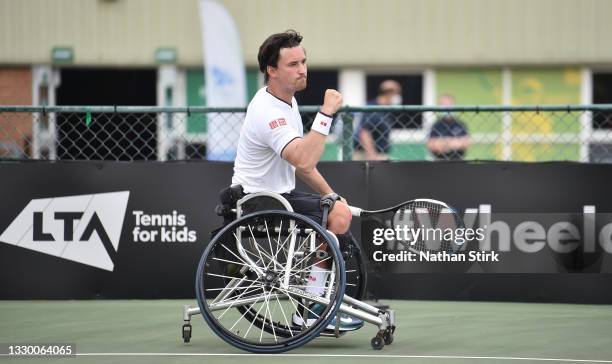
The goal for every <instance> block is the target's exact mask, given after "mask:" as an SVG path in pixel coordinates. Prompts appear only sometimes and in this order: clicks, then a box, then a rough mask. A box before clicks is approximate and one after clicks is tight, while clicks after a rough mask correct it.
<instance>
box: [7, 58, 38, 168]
mask: <svg viewBox="0 0 612 364" xmlns="http://www.w3.org/2000/svg"><path fill="white" fill-rule="evenodd" d="M0 105H32V70H31V68H29V67H27V68H26V67H23V68H17V67H15V68H0ZM31 140H32V115H31V114H30V113H0V158H2V157H4V158H14V157H18V156H19V154H21V153H25V154H28V155H29V154H30V152H29V150H30V143H31Z"/></svg>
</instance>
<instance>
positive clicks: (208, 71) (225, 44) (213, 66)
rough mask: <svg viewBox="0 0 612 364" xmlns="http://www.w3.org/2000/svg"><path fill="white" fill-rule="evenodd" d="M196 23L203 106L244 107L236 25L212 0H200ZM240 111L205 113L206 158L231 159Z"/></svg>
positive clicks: (239, 120)
mask: <svg viewBox="0 0 612 364" xmlns="http://www.w3.org/2000/svg"><path fill="white" fill-rule="evenodd" d="M200 24H201V29H202V42H203V47H202V49H203V51H204V70H205V82H206V105H207V106H211V107H244V106H246V78H245V67H244V60H243V58H242V51H241V48H240V36H239V34H238V30H237V29H236V24H235V23H234V20H233V19H232V16H231V15H230V14H229V13H228V12H227V10H226V9H225V8H224V7H223V5H221V4H220V3H218V2H217V1H215V0H200ZM243 120H244V114H228V113H223V114H208V138H207V143H206V149H207V158H208V159H210V160H226V161H228V160H229V161H231V160H234V159H235V157H236V145H237V144H238V137H239V136H240V126H241V124H242V121H243Z"/></svg>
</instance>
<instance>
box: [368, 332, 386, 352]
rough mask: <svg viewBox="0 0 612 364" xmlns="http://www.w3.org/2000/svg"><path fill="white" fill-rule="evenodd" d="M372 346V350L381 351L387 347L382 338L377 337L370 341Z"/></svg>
mask: <svg viewBox="0 0 612 364" xmlns="http://www.w3.org/2000/svg"><path fill="white" fill-rule="evenodd" d="M370 345H372V349H374V350H380V349H382V348H383V347H384V346H385V341H384V340H383V338H382V337H380V336H378V335H376V336H374V337H373V338H372V340H371V341H370Z"/></svg>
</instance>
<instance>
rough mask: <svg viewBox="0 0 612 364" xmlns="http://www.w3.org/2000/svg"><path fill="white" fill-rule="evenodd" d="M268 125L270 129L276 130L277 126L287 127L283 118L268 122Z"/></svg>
mask: <svg viewBox="0 0 612 364" xmlns="http://www.w3.org/2000/svg"><path fill="white" fill-rule="evenodd" d="M268 125H269V126H270V129H276V128H278V127H279V126H283V125H287V121H285V118H280V119H276V120H272V121H270V122H269V123H268Z"/></svg>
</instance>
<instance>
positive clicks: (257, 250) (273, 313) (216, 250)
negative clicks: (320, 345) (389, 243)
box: [196, 210, 345, 353]
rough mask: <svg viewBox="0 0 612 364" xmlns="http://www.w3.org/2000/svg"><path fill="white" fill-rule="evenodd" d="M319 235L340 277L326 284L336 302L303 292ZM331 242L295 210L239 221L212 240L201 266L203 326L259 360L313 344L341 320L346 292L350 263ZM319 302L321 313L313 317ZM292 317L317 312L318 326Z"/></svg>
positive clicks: (198, 280) (199, 284)
mask: <svg viewBox="0 0 612 364" xmlns="http://www.w3.org/2000/svg"><path fill="white" fill-rule="evenodd" d="M290 223H293V224H294V225H295V228H292V229H291V231H289V229H287V227H288V226H289V224H290ZM275 228H276V230H275ZM271 233H273V234H274V235H276V234H278V236H272V235H271ZM243 234H247V235H243ZM312 234H314V236H315V237H316V239H317V241H324V242H326V243H327V246H328V247H329V249H328V257H327V258H325V260H328V261H329V262H330V263H329V264H331V268H330V269H331V271H332V272H333V273H335V274H330V275H329V277H330V278H329V279H328V280H326V281H325V289H327V292H328V294H329V295H330V296H329V297H330V298H329V300H326V299H321V298H320V297H315V296H313V295H311V294H308V293H306V292H304V290H303V287H304V283H305V282H304V274H305V272H307V271H308V269H310V267H312V266H313V265H314V264H315V263H316V262H318V261H317V260H315V256H314V255H315V254H314V253H315V251H316V250H317V249H316V248H315V249H314V250H312V249H310V240H309V239H310V238H311V236H312ZM292 236H293V238H292ZM292 239H295V243H294V248H295V249H294V250H295V253H296V255H295V256H294V259H292V260H291V265H290V268H289V269H290V272H289V273H290V274H286V273H285V272H287V270H286V269H287V264H286V263H287V261H288V259H287V258H286V257H287V256H288V255H289V254H288V250H289V249H286V248H285V247H286V246H287V247H288V246H289V244H290V242H291V240H292ZM331 239H332V238H331V237H329V236H328V235H327V233H326V232H325V231H324V230H323V229H322V228H321V226H320V225H318V224H317V223H315V222H314V221H312V220H311V219H309V218H307V217H304V216H302V215H299V214H296V213H293V212H289V211H280V210H271V211H261V212H256V213H253V214H249V215H246V216H243V217H242V218H240V219H238V220H236V221H234V222H232V223H231V224H229V225H228V226H226V227H225V228H223V229H222V230H221V231H220V232H219V233H218V234H217V235H216V236H215V237H214V238H213V239H212V241H211V242H210V244H209V245H208V247H207V248H206V250H205V251H204V254H203V255H202V258H201V259H200V264H199V265H198V273H197V277H196V296H197V300H198V304H199V306H200V311H201V312H202V316H203V317H204V320H205V321H206V322H207V324H208V325H209V326H210V328H211V329H212V330H213V331H214V332H215V333H216V334H217V335H218V336H219V337H221V338H222V339H223V340H225V341H226V342H227V343H229V344H231V345H233V346H235V347H237V348H240V349H243V350H247V351H250V352H254V353H279V352H283V351H287V350H291V349H294V348H297V347H300V346H302V345H304V344H306V343H307V342H309V341H310V340H312V339H314V338H315V337H317V336H318V335H319V333H320V332H321V331H323V330H324V329H325V328H326V326H327V325H328V324H329V322H330V321H331V320H332V319H333V318H334V316H335V313H336V311H337V310H338V307H339V306H340V303H341V301H342V297H343V294H344V289H345V271H344V261H343V259H342V256H341V253H340V250H339V248H338V247H337V246H336V245H335V244H334V243H332V240H331ZM237 241H240V245H241V247H242V249H243V250H242V254H241V253H240V252H239V247H238V244H237ZM298 254H301V255H298ZM283 255H284V256H285V257H283ZM245 256H246V257H248V258H249V259H247V258H245ZM313 262H315V263H313ZM287 277H288V278H287ZM331 277H333V278H334V279H333V280H332V279H331ZM285 282H288V283H289V285H288V286H285ZM314 302H318V303H317V304H318V305H319V306H318V308H321V311H320V312H318V314H316V313H315V312H313V311H312V310H311V308H312V309H314V308H313V307H311V304H313V303H314ZM238 307H240V309H234V308H238ZM290 310H293V312H297V313H296V315H297V316H296V317H298V316H299V318H300V320H303V321H305V320H304V319H302V317H304V316H305V315H306V314H307V313H310V314H312V315H313V317H314V319H313V320H314V322H312V323H309V324H308V325H301V326H298V325H296V324H294V323H293V320H292V318H291V317H292V315H291V313H292V312H291V311H290ZM286 311H287V312H286ZM308 311H310V312H308ZM228 312H232V313H228ZM300 312H301V313H300ZM226 315H227V316H226ZM232 315H233V316H232ZM268 316H269V317H268ZM288 316H289V317H288ZM236 317H238V319H236ZM241 331H242V332H241ZM270 331H272V332H270Z"/></svg>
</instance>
